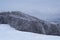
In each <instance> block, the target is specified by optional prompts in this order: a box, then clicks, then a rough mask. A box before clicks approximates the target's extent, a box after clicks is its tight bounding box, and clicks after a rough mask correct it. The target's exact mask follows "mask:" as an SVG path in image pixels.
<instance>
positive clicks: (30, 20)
mask: <svg viewBox="0 0 60 40" xmlns="http://www.w3.org/2000/svg"><path fill="white" fill-rule="evenodd" d="M0 23H1V24H9V25H10V26H12V27H13V28H15V29H17V30H19V31H26V32H34V33H40V34H47V35H59V36H60V25H59V24H54V23H49V22H46V21H43V20H40V19H38V18H36V17H33V16H30V15H27V14H24V13H22V12H18V11H17V12H1V13H0Z"/></svg>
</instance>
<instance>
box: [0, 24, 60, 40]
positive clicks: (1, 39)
mask: <svg viewBox="0 0 60 40" xmlns="http://www.w3.org/2000/svg"><path fill="white" fill-rule="evenodd" d="M0 40H60V36H49V35H42V34H35V33H30V32H22V31H17V30H15V29H14V28H12V27H11V26H10V25H8V24H0Z"/></svg>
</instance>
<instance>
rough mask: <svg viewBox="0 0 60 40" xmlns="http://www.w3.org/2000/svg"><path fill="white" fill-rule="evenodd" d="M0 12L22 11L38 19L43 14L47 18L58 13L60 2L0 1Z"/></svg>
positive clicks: (48, 0) (59, 0)
mask: <svg viewBox="0 0 60 40" xmlns="http://www.w3.org/2000/svg"><path fill="white" fill-rule="evenodd" d="M0 11H23V12H27V13H33V15H37V16H39V17H40V15H43V14H44V15H45V18H47V15H50V14H51V15H52V14H57V13H60V0H0ZM39 14H40V15H39ZM44 15H43V16H44ZM51 15H50V16H51ZM43 16H41V17H42V18H43ZM50 16H49V17H50Z"/></svg>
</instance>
